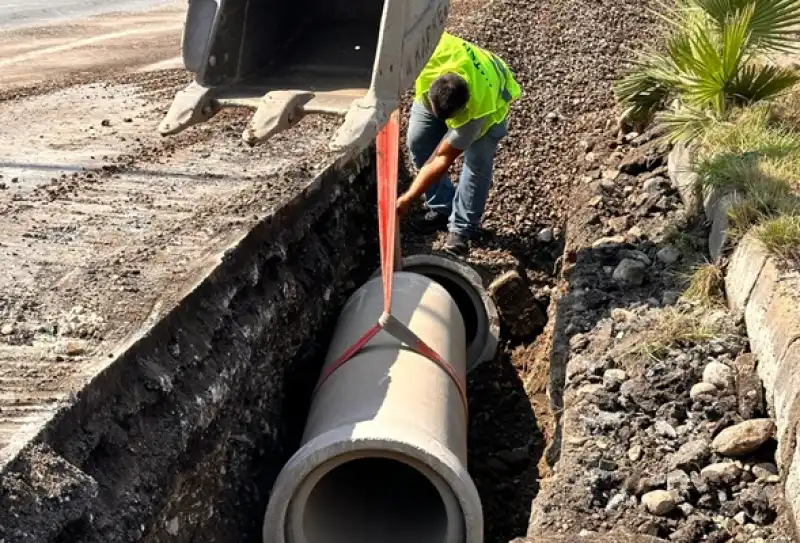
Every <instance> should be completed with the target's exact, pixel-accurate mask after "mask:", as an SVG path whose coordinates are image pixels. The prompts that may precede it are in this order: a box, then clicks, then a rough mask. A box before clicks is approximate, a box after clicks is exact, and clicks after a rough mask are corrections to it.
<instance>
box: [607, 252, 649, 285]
mask: <svg viewBox="0 0 800 543" xmlns="http://www.w3.org/2000/svg"><path fill="white" fill-rule="evenodd" d="M646 269H647V266H646V265H645V264H644V263H643V262H640V261H638V260H633V259H631V258H626V259H624V260H623V261H622V262H620V263H619V265H618V266H617V267H616V269H615V270H614V274H613V277H614V280H615V281H618V282H620V283H623V284H627V285H631V286H639V285H641V284H642V283H643V282H644V276H645V270H646Z"/></svg>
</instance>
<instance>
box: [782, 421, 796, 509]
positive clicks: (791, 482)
mask: <svg viewBox="0 0 800 543" xmlns="http://www.w3.org/2000/svg"><path fill="white" fill-rule="evenodd" d="M796 434H797V430H795V435H794V436H793V439H792V441H793V442H794V443H795V446H794V448H793V449H794V450H793V451H792V462H791V466H790V467H789V470H788V471H787V472H786V473H785V483H784V487H783V491H784V496H785V498H786V503H787V505H788V506H789V510H790V511H791V513H792V517H793V518H794V519H795V522H797V520H796V519H798V518H800V449H798V447H797V445H796V443H797V441H798V440H797V435H796Z"/></svg>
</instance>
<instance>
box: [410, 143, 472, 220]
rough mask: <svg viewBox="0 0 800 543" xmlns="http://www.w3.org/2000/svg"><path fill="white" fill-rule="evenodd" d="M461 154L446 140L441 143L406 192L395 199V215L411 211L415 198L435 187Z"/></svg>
mask: <svg viewBox="0 0 800 543" xmlns="http://www.w3.org/2000/svg"><path fill="white" fill-rule="evenodd" d="M462 152H463V151H461V150H460V149H457V148H455V147H453V146H452V145H450V144H449V143H447V141H446V140H445V141H442V142H441V143H440V144H439V147H437V148H436V151H435V152H434V153H433V155H431V157H430V158H429V159H428V162H426V163H425V165H424V166H422V168H420V170H419V173H417V176H416V177H415V178H414V181H413V182H412V183H411V187H409V189H408V191H406V193H405V194H403V195H402V196H400V197H398V198H397V215H398V216H400V217H402V216H403V215H405V214H406V213H407V212H408V210H409V209H411V203H412V202H413V201H414V200H416V199H417V198H421V197H422V195H423V194H425V192H426V191H427V190H428V189H429V188H431V187H432V186H433V185H435V184H436V182H437V181H439V180H440V179H441V178H442V176H443V175H444V174H446V173H447V170H448V169H449V168H450V166H452V165H453V162H455V160H456V158H458V156H459V155H460V154H461V153H462Z"/></svg>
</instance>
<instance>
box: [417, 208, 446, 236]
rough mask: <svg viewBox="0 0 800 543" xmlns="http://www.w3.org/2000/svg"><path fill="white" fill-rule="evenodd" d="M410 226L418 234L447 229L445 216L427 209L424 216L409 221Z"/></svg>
mask: <svg viewBox="0 0 800 543" xmlns="http://www.w3.org/2000/svg"><path fill="white" fill-rule="evenodd" d="M411 228H412V229H413V230H414V231H415V232H416V233H418V234H423V235H424V234H433V233H434V232H439V231H442V230H447V217H446V216H444V215H442V214H441V213H437V212H436V211H432V210H431V211H428V212H427V213H425V215H424V216H422V217H418V218H415V219H413V220H412V221H411Z"/></svg>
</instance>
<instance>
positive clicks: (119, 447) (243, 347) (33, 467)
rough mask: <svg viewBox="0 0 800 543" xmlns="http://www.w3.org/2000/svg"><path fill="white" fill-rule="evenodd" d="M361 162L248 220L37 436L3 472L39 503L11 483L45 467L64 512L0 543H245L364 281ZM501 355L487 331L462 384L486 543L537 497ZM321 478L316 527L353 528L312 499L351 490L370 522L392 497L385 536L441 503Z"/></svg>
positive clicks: (530, 434) (364, 168)
mask: <svg viewBox="0 0 800 543" xmlns="http://www.w3.org/2000/svg"><path fill="white" fill-rule="evenodd" d="M372 156H374V149H370V150H368V151H367V152H366V153H365V154H364V155H363V156H361V157H358V159H356V160H355V161H351V162H349V163H347V164H337V165H334V166H332V167H331V168H329V169H328V170H327V171H326V172H325V173H323V174H322V175H321V176H320V178H319V179H318V180H317V182H316V186H315V187H314V189H313V190H311V189H307V190H306V191H304V194H303V196H302V197H300V198H296V199H295V200H293V201H292V202H288V203H287V204H286V205H285V206H283V207H282V208H281V209H280V210H278V211H277V212H276V213H275V214H274V215H273V216H272V217H268V218H265V219H264V220H263V221H262V222H261V223H260V224H259V225H258V226H256V227H255V228H254V229H253V231H252V232H250V233H249V234H248V235H247V236H246V237H245V238H244V239H243V240H242V241H241V243H240V244H239V246H238V247H237V248H236V249H234V250H233V251H231V252H230V253H229V254H228V255H227V256H226V258H225V259H224V260H223V261H222V263H221V265H220V266H219V268H218V269H217V270H215V271H214V272H213V274H212V276H211V277H209V278H208V280H206V281H204V282H203V284H202V285H200V286H199V287H198V288H196V289H195V290H194V291H193V292H192V293H191V294H190V295H189V296H187V298H186V299H185V300H184V301H183V302H182V303H181V305H180V307H178V308H176V310H175V311H173V312H171V313H170V314H169V315H168V316H167V317H166V318H165V319H164V320H163V321H162V322H160V323H158V324H157V325H156V326H155V328H154V329H153V330H152V331H151V332H150V333H149V334H147V335H146V336H145V337H144V338H142V339H141V340H140V341H139V342H138V343H137V344H136V346H135V348H132V349H131V351H130V352H129V353H127V354H126V355H125V356H123V357H122V358H121V359H119V360H118V361H117V362H115V363H114V364H113V365H111V366H110V367H109V368H108V369H107V370H106V371H105V372H104V373H103V374H102V375H101V376H99V377H98V378H97V379H96V380H95V381H94V382H93V383H92V385H91V386H90V387H87V389H86V390H84V391H82V392H81V393H80V394H79V395H78V397H77V400H76V402H75V404H74V405H73V406H72V407H71V408H70V409H68V410H65V412H64V413H62V414H61V415H60V416H59V417H57V418H56V419H55V420H54V421H53V422H52V423H51V424H50V425H49V426H48V428H47V429H46V431H45V434H44V435H43V436H42V438H41V439H40V440H38V443H36V444H35V446H33V447H31V448H29V449H28V450H27V451H26V452H25V453H24V454H22V455H21V456H20V458H19V459H18V460H17V461H16V462H15V463H14V464H13V465H12V466H11V473H12V476H13V477H17V478H18V479H19V480H20V481H22V482H26V484H28V485H29V486H27V487H25V488H28V491H29V492H30V493H31V494H32V495H35V494H36V493H37V492H39V493H41V492H45V491H46V490H43V489H39V488H37V487H36V485H35V484H33V483H27V482H30V481H34V480H36V477H38V476H39V475H38V474H40V473H41V470H42V469H43V468H42V466H47V467H48V468H47V469H49V470H50V471H49V472H48V471H47V470H45V473H46V474H47V475H46V476H47V477H51V478H52V480H53V481H54V484H55V485H56V486H58V485H60V486H58V488H60V492H63V493H65V494H64V496H62V497H61V499H62V500H65V501H62V502H61V503H66V502H69V503H70V507H68V508H65V507H61V506H59V505H58V503H57V502H58V500H56V501H53V500H52V499H47V498H31V499H32V500H33V501H35V499H39V500H40V503H42V504H44V505H41V506H37V507H36V508H34V509H26V510H25V511H22V512H21V514H20V512H19V511H16V513H15V515H4V516H2V518H0V520H2V522H3V523H4V524H5V528H6V529H7V530H8V533H14V531H15V530H16V531H17V532H19V533H26V534H30V535H32V536H33V537H34V540H37V541H52V542H57V543H60V542H67V541H70V542H84V541H85V542H100V541H117V542H127V541H130V542H134V541H142V542H160V541H171V542H184V541H185V542H189V541H191V542H217V543H220V542H228V541H230V542H253V543H256V542H261V528H262V522H263V518H264V513H265V509H266V506H267V502H268V499H269V495H270V490H271V488H272V485H273V484H274V482H275V479H276V478H277V476H278V474H279V472H280V470H281V469H282V467H283V466H284V465H285V463H286V462H287V460H288V459H289V458H290V457H291V456H292V454H294V452H295V451H296V450H297V447H298V445H299V443H300V440H301V437H302V433H303V429H304V425H305V421H306V416H307V414H308V409H309V405H310V399H311V395H312V391H313V389H314V386H315V384H316V381H317V377H318V376H319V372H320V368H321V365H322V361H323V358H324V356H325V353H326V350H327V346H328V343H329V342H330V340H331V335H332V333H333V328H334V325H335V322H336V319H337V316H338V314H339V312H340V310H341V308H342V306H343V305H344V303H345V301H346V300H347V298H348V297H349V296H350V295H351V294H352V293H353V292H354V291H355V289H356V288H358V287H359V286H361V285H362V284H364V283H365V282H366V281H367V280H368V279H369V277H370V276H371V275H372V274H374V273H375V271H376V270H377V269H378V249H377V245H376V243H377V231H376V227H375V226H374V225H375V224H376V222H377V221H376V220H375V216H376V209H375V199H376V191H375V183H374V165H373V164H372ZM418 271H419V272H420V273H422V274H427V275H429V276H430V278H431V279H433V280H435V281H438V282H439V283H440V284H441V285H442V286H444V287H445V289H447V290H448V291H449V292H450V293H451V295H452V297H453V299H454V300H455V302H456V304H457V305H458V307H459V309H460V311H461V312H462V314H463V316H464V318H465V326H466V328H467V331H468V337H471V338H473V343H475V342H476V341H475V338H478V336H479V335H480V334H479V330H478V328H479V326H478V322H479V320H480V319H479V318H478V315H477V314H476V313H475V311H476V310H475V300H474V297H471V296H470V294H468V293H467V292H465V290H464V286H463V284H459V281H458V280H457V279H455V280H454V279H453V277H449V276H447V274H445V275H442V274H441V273H438V272H437V271H436V270H430V269H427V270H426V269H419V270H418ZM478 271H479V272H481V273H482V275H484V276H486V274H487V273H489V272H487V271H486V270H478ZM492 273H494V272H492ZM485 282H486V277H484V283H485ZM527 339H531V338H527ZM517 343H519V342H518V341H517ZM473 346H474V345H471V346H470V348H472V347H473ZM514 346H515V345H514V342H513V341H512V340H509V339H508V338H506V337H504V336H503V327H502V322H501V336H500V344H499V346H498V349H497V353H498V354H497V356H496V357H495V358H494V360H491V361H487V362H484V363H482V364H481V365H480V366H478V367H477V368H476V369H474V370H473V371H472V372H471V373H470V374H469V375H468V384H467V386H468V398H469V413H470V419H469V427H468V434H467V435H468V462H469V465H468V470H469V472H470V474H471V476H472V478H473V480H474V482H475V484H476V486H477V488H478V491H479V494H480V496H481V501H482V506H483V513H484V522H485V541H486V542H487V543H505V542H506V541H509V540H510V539H513V538H514V537H518V536H522V535H524V534H525V532H526V531H527V524H528V515H529V512H530V507H531V501H532V499H533V497H534V496H535V493H536V491H537V488H538V479H539V477H538V471H537V464H538V460H539V458H540V456H541V454H542V450H543V439H542V435H541V432H540V430H539V427H538V424H537V421H536V417H535V415H534V413H533V409H532V407H531V401H530V398H529V397H528V395H527V394H526V392H525V388H524V385H523V382H522V380H521V377H520V375H519V372H518V371H517V369H516V368H515V367H514V364H513V361H512V354H511V351H512V349H513V347H514ZM54 466H55V467H54ZM65 466H66V467H65ZM376 473H380V474H381V477H382V478H383V480H384V482H383V483H382V484H381V485H376V484H372V483H374V481H375V479H376V475H375V474H376ZM329 477H330V478H331V479H330V480H329V482H330V481H333V483H330V485H326V484H323V485H321V487H320V488H319V489H318V493H317V494H315V495H314V497H313V498H314V499H315V500H317V502H318V503H321V504H323V505H321V506H319V507H317V508H316V509H315V510H316V511H318V512H322V513H320V514H327V513H325V512H326V511H327V509H328V505H326V500H328V501H329V502H331V503H333V502H334V501H335V505H336V507H337V509H336V510H337V511H341V510H344V511H345V512H347V511H350V512H353V511H360V514H361V515H362V517H361V518H364V517H363V515H364V512H365V509H364V504H363V503H359V501H358V499H357V498H356V496H355V495H354V494H351V496H352V497H353V499H352V500H347V499H345V498H347V496H336V497H335V498H332V497H331V496H330V494H329V493H326V490H325V489H326V488H329V489H331V488H341V485H342V481H343V480H346V481H350V480H355V479H360V480H362V481H363V484H365V485H367V488H365V489H364V490H365V492H369V493H371V494H370V496H371V497H372V498H371V500H370V505H371V507H379V506H380V504H381V503H382V502H381V500H395V501H396V500H398V499H400V498H402V497H406V498H407V500H406V502H404V507H405V508H396V507H395V508H390V509H391V511H392V514H393V515H395V516H394V517H391V518H388V517H387V521H391V522H396V523H397V525H398V527H399V526H401V525H407V523H408V522H412V524H415V525H417V524H420V523H421V524H427V525H430V526H431V529H432V530H434V531H435V530H436V526H437V525H439V524H440V523H441V518H442V517H441V514H440V512H439V513H437V509H438V508H440V507H441V499H438V498H437V495H436V493H435V492H432V491H431V485H430V482H429V481H426V479H425V478H424V477H421V476H420V475H419V473H418V472H416V471H415V470H413V469H409V468H408V466H406V465H402V464H398V463H393V462H392V461H390V460H385V459H373V460H369V461H360V462H356V463H353V464H351V465H346V466H343V467H341V468H339V469H338V470H337V471H336V472H334V473H331V474H329ZM337 479H338V482H337ZM23 486H24V485H23ZM65 497H66V499H65ZM386 509H387V508H386V507H384V508H383V510H384V511H385V510H386ZM367 511H368V510H367ZM356 518H357V517H356ZM318 521H319V519H317V522H318ZM309 522H310V523H311V524H314V522H315V520H314V519H313V518H311V519H309ZM398 533H401V530H400V528H398ZM325 541H328V540H325Z"/></svg>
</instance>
